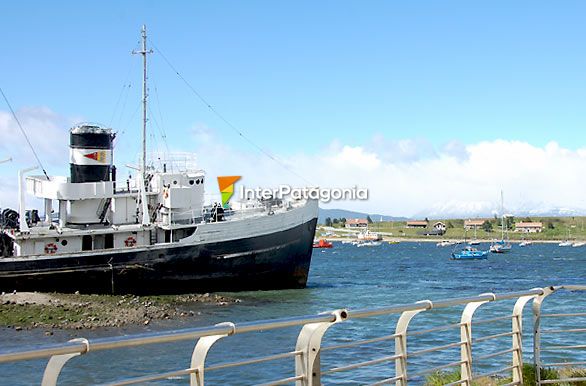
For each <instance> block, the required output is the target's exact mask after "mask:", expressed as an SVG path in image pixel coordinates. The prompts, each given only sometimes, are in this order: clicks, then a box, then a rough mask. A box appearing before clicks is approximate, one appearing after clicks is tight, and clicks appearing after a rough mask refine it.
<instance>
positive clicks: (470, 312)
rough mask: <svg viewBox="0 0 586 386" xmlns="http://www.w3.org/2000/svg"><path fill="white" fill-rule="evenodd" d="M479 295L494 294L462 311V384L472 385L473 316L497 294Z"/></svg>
mask: <svg viewBox="0 0 586 386" xmlns="http://www.w3.org/2000/svg"><path fill="white" fill-rule="evenodd" d="M479 296H492V300H479V301H474V302H470V303H468V304H466V307H464V311H462V318H461V319H460V342H462V343H463V344H462V345H461V346H460V361H461V362H462V363H461V364H460V373H461V374H460V380H461V381H462V385H466V386H470V385H472V378H473V376H472V317H473V316H474V312H476V310H477V309H478V307H480V306H481V305H483V304H484V303H488V302H491V301H494V300H495V299H496V295H495V294H493V293H486V294H480V295H479Z"/></svg>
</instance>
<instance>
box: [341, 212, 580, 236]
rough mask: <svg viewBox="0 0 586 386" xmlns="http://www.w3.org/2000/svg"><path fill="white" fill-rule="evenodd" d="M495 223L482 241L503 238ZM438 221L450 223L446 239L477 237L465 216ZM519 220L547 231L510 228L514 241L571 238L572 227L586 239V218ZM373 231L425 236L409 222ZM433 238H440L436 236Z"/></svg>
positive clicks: (380, 225) (376, 225)
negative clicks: (466, 226)
mask: <svg viewBox="0 0 586 386" xmlns="http://www.w3.org/2000/svg"><path fill="white" fill-rule="evenodd" d="M487 220H488V221H490V222H491V223H492V227H493V231H492V232H485V231H484V230H482V229H478V230H477V238H478V239H481V240H492V239H495V238H500V237H501V230H500V219H494V218H490V219H487ZM436 221H441V222H443V223H444V224H446V225H447V227H448V229H447V230H446V233H445V235H444V236H443V238H444V239H459V240H461V239H464V238H467V239H472V238H474V231H468V232H465V231H464V220H463V219H449V220H448V219H444V220H441V219H440V220H436V219H434V220H430V226H431V224H433V223H435V222H436ZM519 221H540V222H542V223H543V225H544V229H543V232H540V233H519V232H515V231H514V230H513V231H511V230H509V238H510V239H511V240H522V239H527V240H565V239H566V238H567V237H568V230H569V231H570V239H572V240H586V217H531V218H527V217H521V218H514V219H513V222H519ZM334 227H335V228H340V227H341V224H335V225H334ZM369 229H370V230H371V231H374V232H376V231H379V232H388V233H392V234H393V236H394V237H401V238H403V237H404V238H422V237H426V236H421V235H419V234H418V231H420V229H415V228H406V222H405V221H383V222H375V223H372V224H370V225H369ZM340 235H343V233H340ZM430 238H437V236H432V237H430Z"/></svg>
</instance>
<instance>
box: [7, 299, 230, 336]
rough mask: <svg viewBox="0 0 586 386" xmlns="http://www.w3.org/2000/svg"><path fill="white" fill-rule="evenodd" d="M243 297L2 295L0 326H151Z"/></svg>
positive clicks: (47, 327) (48, 328)
mask: <svg viewBox="0 0 586 386" xmlns="http://www.w3.org/2000/svg"><path fill="white" fill-rule="evenodd" d="M239 302H240V300H239V299H234V298H228V297H225V296H221V295H216V294H207V293H206V294H186V295H163V296H134V295H82V294H77V293H76V294H60V293H39V292H17V293H8V294H4V293H3V294H0V327H7V328H14V329H15V330H23V329H31V328H44V329H47V330H48V331H47V334H50V333H51V332H50V330H51V329H78V330H79V329H93V328H98V327H121V326H125V325H140V324H142V325H148V324H149V323H150V322H151V321H152V320H164V319H177V318H197V316H198V315H199V314H200V312H199V311H197V309H198V307H199V306H201V307H203V306H218V307H221V306H228V305H230V304H233V303H239Z"/></svg>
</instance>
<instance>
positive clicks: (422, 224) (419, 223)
mask: <svg viewBox="0 0 586 386" xmlns="http://www.w3.org/2000/svg"><path fill="white" fill-rule="evenodd" d="M428 223H429V222H428V221H425V220H423V221H407V224H406V227H407V228H427V224H428Z"/></svg>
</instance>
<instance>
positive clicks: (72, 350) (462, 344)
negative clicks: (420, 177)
mask: <svg viewBox="0 0 586 386" xmlns="http://www.w3.org/2000/svg"><path fill="white" fill-rule="evenodd" d="M560 290H568V291H584V290H586V286H577V285H563V286H554V287H545V288H535V289H531V290H527V291H521V292H512V293H504V294H494V293H485V294H481V295H478V296H473V297H465V298H456V299H448V300H440V301H431V300H422V301H419V302H416V303H412V304H405V305H398V306H393V307H386V308H376V309H363V310H346V309H339V310H335V311H331V312H326V313H322V314H318V315H311V316H302V317H293V318H284V319H275V320H264V321H255V322H245V323H231V322H227V323H220V324H217V325H214V326H209V327H200V328H189V329H181V330H174V331H162V332H154V333H145V334H136V335H130V336H124V337H111V338H98V339H91V340H88V339H83V338H80V339H73V340H71V341H69V342H66V343H61V344H53V345H46V346H42V347H34V348H29V349H22V350H16V351H8V352H6V351H4V352H0V363H5V362H15V361H23V360H32V359H41V358H49V361H48V363H47V365H46V367H45V370H44V374H43V378H42V385H44V386H49V385H56V384H57V381H58V378H59V375H60V373H61V370H62V368H63V367H64V366H65V365H66V364H67V361H68V360H69V359H71V358H73V357H76V356H80V355H83V354H86V353H88V352H95V351H101V350H116V349H121V348H125V347H136V346H144V345H153V344H161V343H170V342H178V341H185V340H187V341H190V340H196V339H197V343H196V345H195V348H194V350H193V352H191V363H190V366H189V367H188V368H184V369H178V370H175V371H167V372H158V373H153V374H146V375H141V376H135V377H130V378H124V379H119V380H117V381H115V382H112V383H109V384H110V385H131V384H138V383H144V382H149V381H156V380H164V379H169V378H171V377H187V376H188V377H189V380H190V384H191V385H199V386H202V385H204V376H205V375H206V374H208V373H210V372H216V371H220V370H223V369H228V368H233V367H239V366H248V365H253V364H261V363H266V362H271V361H275V360H290V361H292V362H291V364H292V365H293V363H294V373H293V374H292V375H290V376H284V377H282V378H280V379H276V380H272V381H270V382H268V383H265V385H283V384H293V383H295V384H296V385H298V386H309V385H320V384H321V382H322V377H327V376H332V375H336V374H348V373H349V372H351V371H353V370H354V371H355V370H358V369H361V368H366V367H368V366H376V365H381V364H387V365H388V367H391V366H393V364H394V369H395V371H394V374H392V376H390V377H389V376H387V377H382V378H380V379H377V380H375V381H374V382H370V384H371V385H383V384H392V383H395V384H396V385H398V386H404V385H407V384H408V383H409V382H410V381H413V382H412V383H417V384H421V383H424V382H425V377H426V376H429V375H430V374H434V373H437V372H441V371H452V374H456V375H457V379H455V380H453V381H451V382H450V383H446V384H448V385H471V384H472V381H473V380H475V379H478V378H480V377H491V378H494V379H499V380H501V381H503V380H506V381H504V382H506V384H507V385H520V384H523V381H524V380H523V361H524V359H525V358H524V355H523V354H524V351H523V310H524V308H525V305H526V304H527V303H529V302H532V303H533V322H534V329H533V359H534V365H535V366H536V368H537V369H542V368H544V367H560V366H583V365H586V361H574V362H563V363H561V362H560V363H555V362H552V363H544V362H543V361H542V353H544V352H546V351H547V350H558V351H563V352H566V353H567V352H569V351H572V350H580V349H584V348H586V344H583V343H584V342H583V341H582V342H576V340H575V338H572V339H573V340H572V342H573V343H572V344H571V345H548V346H542V342H541V338H542V336H543V335H544V334H550V335H551V334H562V333H571V334H574V333H581V332H586V328H564V329H561V328H554V329H551V328H550V329H545V330H543V329H542V328H541V326H542V324H543V323H542V320H543V319H545V318H547V319H553V318H562V317H563V318H571V317H577V318H580V317H585V316H586V313H581V312H577V313H555V314H553V313H552V314H542V313H541V306H542V303H543V301H544V300H545V298H546V297H548V296H550V295H551V294H553V293H555V292H558V291H560ZM580 299H582V297H580ZM506 300H509V301H511V302H513V301H514V304H513V307H512V310H511V312H510V313H507V314H505V315H499V316H496V317H494V316H493V317H490V318H485V319H479V318H476V319H474V314H475V312H476V311H477V310H478V309H479V308H481V307H483V306H484V305H485V304H490V303H496V302H502V303H503V304H504V303H506V302H503V301H506ZM456 306H463V311H462V312H461V313H460V314H459V315H460V316H459V321H457V322H455V323H454V322H451V323H447V324H440V325H435V324H433V326H432V327H430V325H431V324H427V323H425V324H424V326H425V328H419V329H417V328H415V327H413V326H412V323H411V322H412V321H413V320H416V319H417V316H418V315H420V314H422V313H426V312H427V313H433V312H438V310H442V309H449V308H451V309H453V308H454V307H456ZM389 315H395V316H396V317H397V320H396V322H395V324H394V330H393V331H388V332H392V333H386V334H382V335H380V336H376V337H372V338H368V339H361V340H354V341H345V342H342V343H337V344H329V345H322V340H323V338H324V335H325V334H326V332H327V331H328V330H329V329H330V328H332V327H334V326H335V325H343V324H344V323H346V322H348V321H351V320H362V319H367V318H374V317H380V316H389ZM452 315H453V314H452ZM505 322H506V323H507V324H508V323H509V322H510V328H508V327H507V329H506V330H504V331H500V330H498V331H500V332H496V331H495V330H492V329H490V330H489V331H490V332H491V334H489V335H483V336H478V334H476V335H475V333H473V329H472V327H473V326H475V331H476V329H477V328H479V327H478V326H483V327H482V328H481V330H482V331H487V329H488V327H486V326H493V325H497V324H498V323H500V324H501V325H502V324H503V323H505ZM558 325H559V323H558ZM295 326H298V327H300V328H301V331H300V333H299V334H298V335H297V340H296V344H295V347H292V349H291V350H289V351H285V352H281V353H277V354H270V355H264V356H259V357H253V358H246V359H240V360H238V361H232V362H230V361H228V362H222V363H216V364H211V365H208V364H207V363H206V358H207V355H208V353H209V351H210V350H211V349H212V348H213V346H214V344H215V343H216V342H218V341H219V340H221V339H225V338H227V337H230V336H233V335H239V334H247V333H252V332H260V331H267V330H277V329H284V328H287V327H295ZM410 326H411V327H412V328H411V329H409V327H410ZM385 327H386V326H385ZM385 329H386V328H383V327H382V326H379V327H378V328H376V330H377V332H379V331H383V332H384V331H385ZM479 329H480V328H479ZM444 331H452V332H453V333H455V336H458V332H459V339H455V341H453V342H449V343H446V344H441V345H435V346H430V347H427V346H426V347H425V348H423V349H417V350H413V349H411V348H410V347H411V344H412V343H416V342H417V340H418V339H423V338H421V337H425V336H429V335H433V334H437V333H439V332H444ZM498 339H501V340H502V339H509V340H510V342H509V343H508V344H507V345H506V346H503V345H501V347H508V348H506V349H504V350H498V351H492V352H488V353H483V354H482V353H477V352H476V351H475V350H473V345H474V347H476V346H477V345H479V344H481V343H483V342H491V341H493V340H498ZM269 343H270V342H267V347H268V346H269V345H270V344H269ZM377 343H385V344H387V343H389V344H390V343H394V352H393V353H389V354H391V355H382V356H378V357H375V358H372V359H369V360H361V361H354V362H352V363H347V364H343V365H334V366H333V367H330V366H326V365H323V366H322V364H321V363H322V356H326V355H329V353H341V352H344V351H343V350H345V349H348V348H357V347H368V345H371V344H377ZM385 347H386V348H388V347H387V346H385ZM491 347H494V345H493V346H491ZM449 350H452V351H455V354H454V355H453V359H452V360H449V361H446V363H443V364H439V365H434V366H425V365H427V364H429V363H431V362H432V361H431V360H430V357H429V356H430V354H431V355H433V354H436V353H438V352H443V353H445V352H449ZM377 352H378V351H377ZM481 354H482V355H481ZM444 356H445V355H444ZM506 356H509V358H510V359H509V360H508V361H507V363H506V366H505V367H503V368H500V369H498V370H493V369H492V368H493V367H494V366H492V367H490V366H489V367H488V368H489V369H490V371H477V370H476V367H475V365H476V364H477V363H482V362H486V361H489V362H490V363H491V364H492V365H494V364H495V363H500V362H499V360H498V359H497V358H500V359H501V360H502V358H503V357H506ZM435 359H437V358H435ZM435 359H434V360H435ZM473 365H474V366H473ZM484 369H486V367H484ZM387 370H388V369H387ZM457 370H459V372H458V371H457ZM540 374H541V371H536V378H537V384H539V385H541V384H550V383H558V382H578V381H582V380H586V378H581V377H575V376H574V377H566V378H565V379H558V380H551V379H541V377H540ZM4 380H5V381H8V382H10V380H6V379H4ZM14 381H15V382H16V380H14ZM243 382H244V383H245V382H246V379H244V380H242V376H241V377H240V379H239V383H243ZM331 383H335V382H331Z"/></svg>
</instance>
